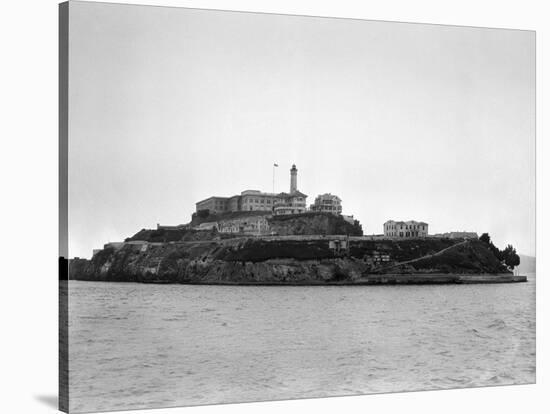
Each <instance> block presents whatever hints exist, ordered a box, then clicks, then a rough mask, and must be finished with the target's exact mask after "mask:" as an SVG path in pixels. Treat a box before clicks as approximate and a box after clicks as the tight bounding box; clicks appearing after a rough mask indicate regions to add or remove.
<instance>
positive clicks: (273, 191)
mask: <svg viewBox="0 0 550 414" xmlns="http://www.w3.org/2000/svg"><path fill="white" fill-rule="evenodd" d="M272 193H273V194H275V164H273V189H272Z"/></svg>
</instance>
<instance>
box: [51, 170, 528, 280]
mask: <svg viewBox="0 0 550 414" xmlns="http://www.w3.org/2000/svg"><path fill="white" fill-rule="evenodd" d="M297 172H298V170H297V168H296V166H295V165H293V166H292V169H291V170H290V177H291V178H290V192H288V193H275V192H272V193H265V192H260V191H256V190H246V191H243V192H242V193H241V194H240V195H235V196H230V197H217V196H212V197H209V198H207V199H205V200H202V201H199V202H197V203H196V211H195V212H194V213H193V214H192V217H191V221H190V222H189V223H186V224H181V225H175V226H163V225H160V224H157V228H156V229H142V230H140V231H138V232H137V233H136V234H134V235H133V236H131V237H128V238H126V239H125V240H124V241H122V242H111V243H107V244H105V245H104V246H103V248H102V249H97V250H94V252H93V256H92V258H91V259H81V258H73V259H71V260H68V261H67V260H66V259H64V258H61V261H60V279H70V280H84V281H103V282H141V283H185V284H224V285H379V284H434V283H512V282H525V281H527V278H526V277H525V276H519V275H514V273H513V269H514V266H517V265H518V264H519V256H518V255H517V253H516V251H515V249H514V248H513V247H512V246H511V245H508V246H507V247H506V248H505V249H504V250H502V251H501V250H499V249H498V248H497V247H496V246H495V245H494V244H493V243H492V241H491V239H490V237H489V235H488V234H486V233H484V234H482V235H481V236H480V237H478V236H477V233H475V232H448V233H445V234H435V235H430V234H429V233H428V223H425V222H422V221H412V220H410V221H405V222H404V221H394V220H388V221H387V222H385V223H384V225H383V230H384V232H383V234H378V235H376V234H373V235H364V232H363V228H362V226H361V224H360V223H359V221H358V220H356V219H355V218H354V217H353V216H346V215H343V214H342V205H341V199H340V198H339V197H338V196H336V195H333V194H331V193H325V194H321V195H319V196H318V197H317V198H316V199H315V203H314V204H312V205H311V206H310V207H309V208H308V207H306V197H307V195H306V194H304V193H302V192H300V191H298V189H297Z"/></svg>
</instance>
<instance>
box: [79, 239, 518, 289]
mask: <svg viewBox="0 0 550 414" xmlns="http://www.w3.org/2000/svg"><path fill="white" fill-rule="evenodd" d="M503 273H509V272H508V270H507V269H506V267H505V266H504V265H502V264H501V263H500V261H499V260H498V259H497V258H496V257H495V256H494V255H493V254H492V252H491V251H490V250H489V249H488V248H487V246H486V245H485V244H484V243H482V242H480V241H478V240H467V241H457V240H450V239H434V238H427V239H416V240H399V241H398V240H385V239H378V240H377V239H368V238H362V237H356V238H350V239H348V238H346V237H338V236H328V237H322V236H312V237H299V236H295V237H265V238H232V239H226V240H194V241H178V242H165V243H154V244H150V243H142V244H128V243H127V244H125V245H123V246H122V247H120V248H118V249H115V248H107V249H104V250H102V251H100V252H99V253H97V254H96V255H95V256H94V257H93V259H92V260H85V259H73V260H71V261H70V264H69V278H70V279H77V280H97V281H129V282H149V283H223V284H340V283H371V282H372V283H375V282H376V281H383V280H386V282H387V281H388V280H389V279H388V277H389V276H391V278H392V279H391V280H393V281H397V282H395V283H399V281H400V280H401V281H403V280H409V279H410V278H411V277H412V276H415V275H416V276H417V277H419V278H420V277H425V276H426V275H439V276H438V277H440V276H441V275H443V276H444V275H476V274H503ZM420 275H423V276H420ZM447 279H449V278H447ZM414 280H415V279H413V281H414ZM416 280H417V281H418V280H423V279H418V278H417V279H416ZM449 280H451V279H449ZM452 280H454V279H452ZM404 283H409V282H404ZM426 283H428V282H426Z"/></svg>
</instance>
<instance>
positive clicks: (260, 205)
mask: <svg viewBox="0 0 550 414" xmlns="http://www.w3.org/2000/svg"><path fill="white" fill-rule="evenodd" d="M297 187H298V169H297V168H296V165H293V166H292V169H291V170H290V192H289V193H264V192H262V191H258V190H245V191H243V192H241V194H240V195H234V196H232V197H209V198H207V199H205V200H202V201H199V202H198V203H196V211H197V212H199V211H201V210H207V211H209V212H210V213H211V214H219V213H225V212H229V211H231V212H233V211H265V212H266V213H269V214H298V213H303V212H305V211H306V210H307V208H306V198H307V195H305V194H304V193H301V192H300V191H298V188H297Z"/></svg>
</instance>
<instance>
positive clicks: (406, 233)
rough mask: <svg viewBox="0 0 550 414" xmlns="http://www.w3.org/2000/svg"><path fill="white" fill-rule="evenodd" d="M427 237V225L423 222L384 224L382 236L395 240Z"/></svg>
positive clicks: (389, 222) (389, 221) (390, 221)
mask: <svg viewBox="0 0 550 414" xmlns="http://www.w3.org/2000/svg"><path fill="white" fill-rule="evenodd" d="M427 235H428V223H424V222H423V221H414V220H409V221H394V220H388V221H386V222H385V223H384V236H386V237H396V238H411V237H426V236H427Z"/></svg>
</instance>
